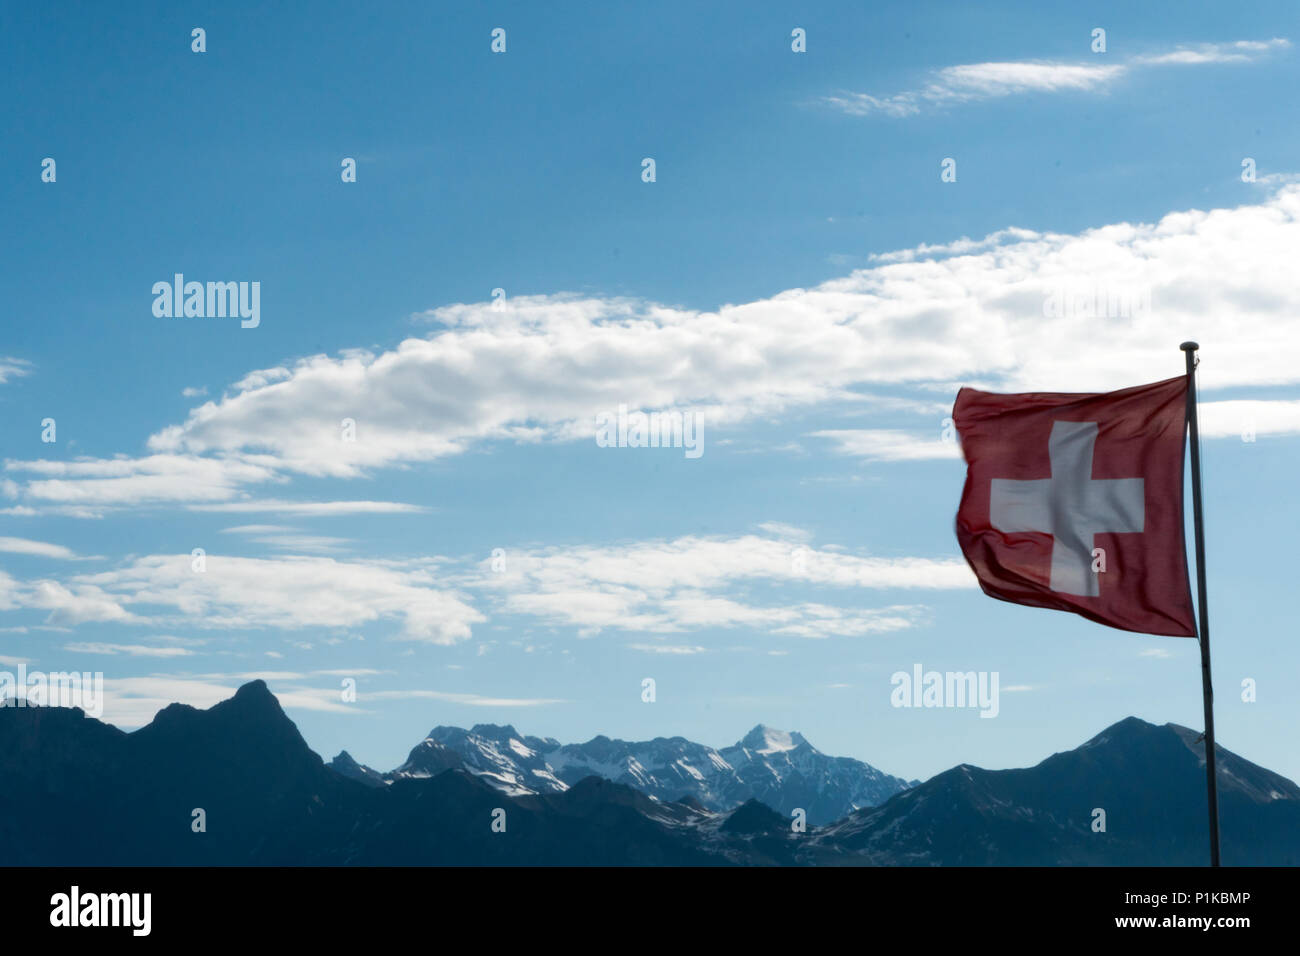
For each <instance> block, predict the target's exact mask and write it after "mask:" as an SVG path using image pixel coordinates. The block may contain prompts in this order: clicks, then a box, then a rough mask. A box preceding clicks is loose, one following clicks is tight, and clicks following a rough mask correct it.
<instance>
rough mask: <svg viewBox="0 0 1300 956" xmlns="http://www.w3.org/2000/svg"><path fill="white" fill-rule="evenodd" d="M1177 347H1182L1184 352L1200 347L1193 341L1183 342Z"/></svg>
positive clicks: (1193, 350)
mask: <svg viewBox="0 0 1300 956" xmlns="http://www.w3.org/2000/svg"><path fill="white" fill-rule="evenodd" d="M1178 347H1179V348H1180V349H1182V350H1183V351H1184V352H1195V351H1196V350H1197V349H1199V348H1200V346H1199V345H1197V344H1196V343H1195V342H1184V343H1183V344H1182V345H1180V346H1178Z"/></svg>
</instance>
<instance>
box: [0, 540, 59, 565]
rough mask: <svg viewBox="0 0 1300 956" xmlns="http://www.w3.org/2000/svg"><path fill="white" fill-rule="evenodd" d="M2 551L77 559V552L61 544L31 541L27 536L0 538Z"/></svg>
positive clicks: (0, 549)
mask: <svg viewBox="0 0 1300 956" xmlns="http://www.w3.org/2000/svg"><path fill="white" fill-rule="evenodd" d="M0 551H7V552H9V553H10V554H30V555H35V556H36V557H41V558H62V559H64V560H69V561H71V560H76V557H77V555H76V552H74V551H72V549H70V548H65V547H64V546H63V545H61V544H46V543H45V542H44V541H30V540H28V539H27V538H0Z"/></svg>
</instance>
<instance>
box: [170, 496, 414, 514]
mask: <svg viewBox="0 0 1300 956" xmlns="http://www.w3.org/2000/svg"><path fill="white" fill-rule="evenodd" d="M187 507H188V510H190V511H220V512H225V513H231V514H258V513H262V512H275V513H278V514H286V515H304V516H309V517H331V516H336V515H361V514H371V515H374V514H421V513H423V512H425V511H428V510H429V509H428V508H425V507H424V506H423V505H410V504H403V503H402V502H398V501H279V500H275V499H264V500H260V501H234V502H230V503H229V504H221V505H189V506H187Z"/></svg>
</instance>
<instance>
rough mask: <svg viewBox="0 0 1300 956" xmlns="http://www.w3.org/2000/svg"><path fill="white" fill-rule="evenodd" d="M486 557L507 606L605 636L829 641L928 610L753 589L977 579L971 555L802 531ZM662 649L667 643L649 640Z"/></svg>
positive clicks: (485, 572) (485, 581) (937, 585)
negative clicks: (909, 551)
mask: <svg viewBox="0 0 1300 956" xmlns="http://www.w3.org/2000/svg"><path fill="white" fill-rule="evenodd" d="M490 566H491V565H490V562H485V563H484V565H483V566H482V568H481V569H480V571H479V577H478V580H477V586H478V587H480V588H483V589H485V590H489V591H493V592H495V593H496V594H497V596H498V601H499V604H500V608H501V610H502V611H504V612H506V613H511V614H523V615H530V616H534V617H539V618H542V619H544V620H546V621H549V622H551V623H555V624H567V625H571V626H575V627H578V628H580V629H581V631H582V633H584V634H594V633H597V632H599V631H601V630H602V629H605V628H614V629H619V630H624V631H637V632H641V633H677V632H684V631H692V630H699V629H703V628H710V627H721V628H730V627H742V626H743V627H753V628H758V629H762V630H765V631H769V632H771V633H774V634H786V635H793V636H799V637H826V636H830V635H839V634H843V635H851V634H861V633H868V632H877V631H887V630H898V629H901V628H906V627H912V626H914V625H915V624H916V623H918V622H919V621H920V620H921V619H922V617H923V612H924V609H923V608H920V607H917V606H912V605H893V606H889V607H885V608H868V609H861V608H856V607H851V606H848V607H846V606H840V605H832V604H826V603H818V602H812V601H806V600H799V601H794V602H793V603H790V602H787V603H771V602H770V599H769V603H764V604H759V603H746V601H745V600H742V598H745V596H746V595H745V591H746V589H747V588H750V587H753V588H754V589H755V590H756V591H758V592H759V593H763V594H768V593H769V592H770V591H771V589H772V587H773V586H774V585H781V584H789V585H795V586H803V587H807V586H813V587H836V588H850V589H881V588H902V589H951V588H968V587H973V586H974V584H975V581H974V577H973V576H972V575H971V573H970V569H969V568H968V567H967V566H966V564H965V563H964V562H962V561H958V560H949V559H940V560H932V559H926V558H876V557H867V556H859V555H852V554H848V553H844V552H840V551H831V550H825V549H823V550H815V549H813V548H810V547H808V546H806V545H804V544H803V543H802V541H801V539H800V538H798V537H796V538H785V539H781V538H765V537H761V536H758V535H743V536H740V537H736V538H721V537H715V538H706V537H696V536H687V537H682V538H677V539H675V540H672V541H647V542H637V543H634V544H628V545H614V546H607V547H593V546H584V547H573V548H549V549H542V550H536V551H527V552H520V553H514V552H512V553H510V554H509V556H508V557H507V561H506V568H505V570H504V571H502V572H494V571H492V570H490ZM647 646H657V645H647Z"/></svg>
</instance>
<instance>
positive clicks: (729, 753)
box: [329, 724, 919, 824]
mask: <svg viewBox="0 0 1300 956" xmlns="http://www.w3.org/2000/svg"><path fill="white" fill-rule="evenodd" d="M329 766H330V767H331V768H332V769H334V770H337V771H338V772H339V773H341V774H343V775H344V776H347V777H351V778H353V779H355V780H359V781H361V782H362V783H367V784H370V785H373V786H383V785H384V784H387V783H391V782H393V781H395V780H402V779H412V778H420V777H431V776H436V775H437V774H439V773H442V772H444V771H446V770H452V769H464V770H466V771H468V772H469V773H471V774H473V775H475V776H477V777H479V778H480V779H481V780H483V781H484V782H486V783H488V784H490V785H492V786H493V787H496V788H497V789H499V790H501V791H502V792H504V793H507V794H509V795H511V796H527V795H532V794H542V793H563V792H564V791H565V790H568V789H569V787H571V786H573V785H575V784H577V783H579V782H580V781H582V780H584V779H586V778H587V777H591V776H597V777H603V778H604V779H606V780H610V781H613V782H614V783H619V784H623V785H625V786H628V787H632V788H633V789H635V790H639V791H641V792H642V793H644V794H646V795H647V796H650V797H652V798H654V799H656V800H659V801H662V802H672V801H674V800H678V799H681V798H690V799H691V800H694V801H695V802H697V803H698V804H699V805H700V806H702V807H704V808H705V809H707V810H713V811H722V810H732V809H735V808H736V807H738V806H740V805H741V804H742V803H745V802H746V801H748V800H759V801H761V802H763V803H765V804H767V805H768V806H770V807H772V808H773V809H775V810H777V811H778V812H779V813H781V814H782V815H783V816H785V817H786V818H789V817H790V814H791V813H792V812H793V811H794V810H795V809H797V808H801V809H803V811H804V813H805V814H806V817H807V820H808V822H809V823H813V824H823V823H830V822H832V821H834V820H838V819H840V818H842V817H844V816H847V815H848V814H850V813H852V812H853V811H854V810H858V809H861V808H863V807H873V806H877V805H879V804H881V803H884V802H885V801H886V800H888V799H889V798H890V797H892V796H893V795H894V794H896V793H901V792H902V791H904V790H906V789H907V788H908V787H910V786H915V785H916V783H918V782H919V781H915V780H913V781H911V782H908V781H906V780H903V779H901V778H899V777H892V776H890V775H889V774H886V773H882V772H881V771H879V770H877V769H876V768H875V767H873V766H871V765H870V764H866V763H863V762H862V761H860V760H854V759H852V758H850V757H831V756H828V755H826V754H824V753H822V752H821V751H820V750H818V749H817V748H816V747H814V746H813V745H812V744H810V743H808V741H807V740H805V739H804V738H803V736H802V735H800V734H798V733H786V732H784V731H780V730H774V729H772V728H770V727H764V726H763V725H761V724H760V725H759V726H757V727H755V728H754V729H753V730H751V731H750V732H749V733H748V734H746V735H745V737H744V738H743V739H741V740H740V741H738V742H737V743H736V744H734V745H733V746H730V747H724V748H723V749H722V750H715V749H714V748H712V747H709V746H706V745H705V744H699V743H694V742H693V741H690V740H687V739H685V738H684V737H656V738H655V739H654V740H647V741H642V742H629V741H625V740H611V739H610V738H609V737H604V736H600V737H594V738H592V739H591V740H589V741H587V742H586V743H584V744H561V743H560V742H559V741H557V740H554V739H553V738H550V737H528V736H524V735H522V734H520V733H519V732H518V731H517V730H515V728H514V727H511V726H509V725H506V726H498V725H496V724H476V725H475V726H474V727H471V728H470V729H469V730H462V729H461V728H459V727H435V728H433V730H431V731H429V735H428V736H427V737H425V739H424V740H422V741H421V742H420V743H419V744H417V745H416V746H415V748H414V749H412V750H411V753H410V755H409V756H408V757H407V758H406V762H405V763H403V764H402V765H401V766H400V767H398V768H397V769H395V770H393V771H390V772H389V773H379V772H378V771H376V770H373V769H371V768H370V767H367V766H364V765H362V764H358V763H357V762H356V761H355V760H353V759H352V757H351V756H350V755H349V754H348V753H347V751H344V752H343V753H340V754H339V755H338V756H337V757H335V758H334V759H333V760H332V761H330V764H329Z"/></svg>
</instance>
